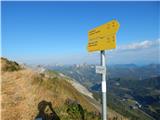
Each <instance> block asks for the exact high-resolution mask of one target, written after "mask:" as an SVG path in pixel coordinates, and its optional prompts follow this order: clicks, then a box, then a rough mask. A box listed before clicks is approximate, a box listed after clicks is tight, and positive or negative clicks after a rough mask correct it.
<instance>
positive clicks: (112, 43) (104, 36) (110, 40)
mask: <svg viewBox="0 0 160 120" xmlns="http://www.w3.org/2000/svg"><path fill="white" fill-rule="evenodd" d="M118 29H119V23H118V22H117V21H116V20H112V21H110V22H108V23H106V24H103V25H101V26H99V27H97V28H94V29H93V30H90V31H89V32H88V39H89V41H88V51H89V52H92V51H100V50H110V49H113V48H116V32H117V31H118Z"/></svg>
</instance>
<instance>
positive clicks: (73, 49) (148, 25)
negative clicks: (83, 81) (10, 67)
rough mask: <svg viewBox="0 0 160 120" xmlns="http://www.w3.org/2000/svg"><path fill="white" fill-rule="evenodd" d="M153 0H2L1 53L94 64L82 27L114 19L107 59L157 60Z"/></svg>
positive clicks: (29, 60)
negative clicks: (114, 39)
mask: <svg viewBox="0 0 160 120" xmlns="http://www.w3.org/2000/svg"><path fill="white" fill-rule="evenodd" d="M159 7H160V3H159V2H107V1H106V2H2V6H1V8H2V9H1V10H2V13H1V19H2V23H1V24H2V56H4V57H7V58H9V59H11V60H16V61H19V62H25V63H29V64H55V63H59V64H75V63H84V62H86V63H91V64H92V63H99V52H95V53H88V52H87V50H86V46H87V42H88V36H87V32H88V31H89V30H91V29H92V28H94V27H97V26H99V25H101V24H104V23H106V22H108V21H110V20H112V19H116V20H118V21H119V23H120V29H119V31H118V33H117V48H116V49H115V50H111V51H107V53H106V54H107V58H108V59H107V62H108V63H109V64H129V63H135V64H148V63H158V62H160V61H159V57H158V56H159V52H160V51H159V45H160V42H159V41H160V39H159V38H160V36H159V33H160V32H159V30H158V28H159V27H160V25H159V21H158V19H159V18H158V16H160V10H159V9H158V8H159Z"/></svg>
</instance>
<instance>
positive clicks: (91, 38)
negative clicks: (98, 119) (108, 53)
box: [87, 20, 120, 120]
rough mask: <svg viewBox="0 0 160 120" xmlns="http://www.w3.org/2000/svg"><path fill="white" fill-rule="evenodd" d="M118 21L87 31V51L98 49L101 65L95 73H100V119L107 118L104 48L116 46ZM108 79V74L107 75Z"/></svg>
mask: <svg viewBox="0 0 160 120" xmlns="http://www.w3.org/2000/svg"><path fill="white" fill-rule="evenodd" d="M119 26H120V25H119V23H118V21H116V20H112V21H110V22H108V23H105V24H103V25H101V26H98V27H96V28H94V29H92V30H90V31H89V32H88V45H87V49H88V52H94V51H100V55H101V66H96V73H98V74H101V75H102V120H107V95H106V89H107V87H106V76H107V74H106V64H105V50H110V49H114V48H116V33H117V31H118V29H119ZM107 79H108V76H107Z"/></svg>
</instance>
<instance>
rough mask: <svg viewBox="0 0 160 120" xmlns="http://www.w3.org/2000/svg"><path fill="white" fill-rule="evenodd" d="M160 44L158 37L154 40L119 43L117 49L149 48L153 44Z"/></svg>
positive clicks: (153, 45)
mask: <svg viewBox="0 0 160 120" xmlns="http://www.w3.org/2000/svg"><path fill="white" fill-rule="evenodd" d="M159 45H160V39H158V40H154V41H149V40H145V41H141V42H136V43H131V44H127V45H121V46H119V47H118V48H117V51H119V50H120V51H121V50H122V51H128V50H138V49H146V48H151V47H155V46H159Z"/></svg>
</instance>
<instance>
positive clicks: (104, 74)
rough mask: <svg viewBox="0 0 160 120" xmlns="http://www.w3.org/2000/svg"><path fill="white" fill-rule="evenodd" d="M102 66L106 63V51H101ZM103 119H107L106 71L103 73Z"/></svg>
mask: <svg viewBox="0 0 160 120" xmlns="http://www.w3.org/2000/svg"><path fill="white" fill-rule="evenodd" d="M100 54H101V66H103V67H106V65H105V51H104V50H102V51H101V53H100ZM102 120H107V96H106V72H105V73H103V74H102Z"/></svg>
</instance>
